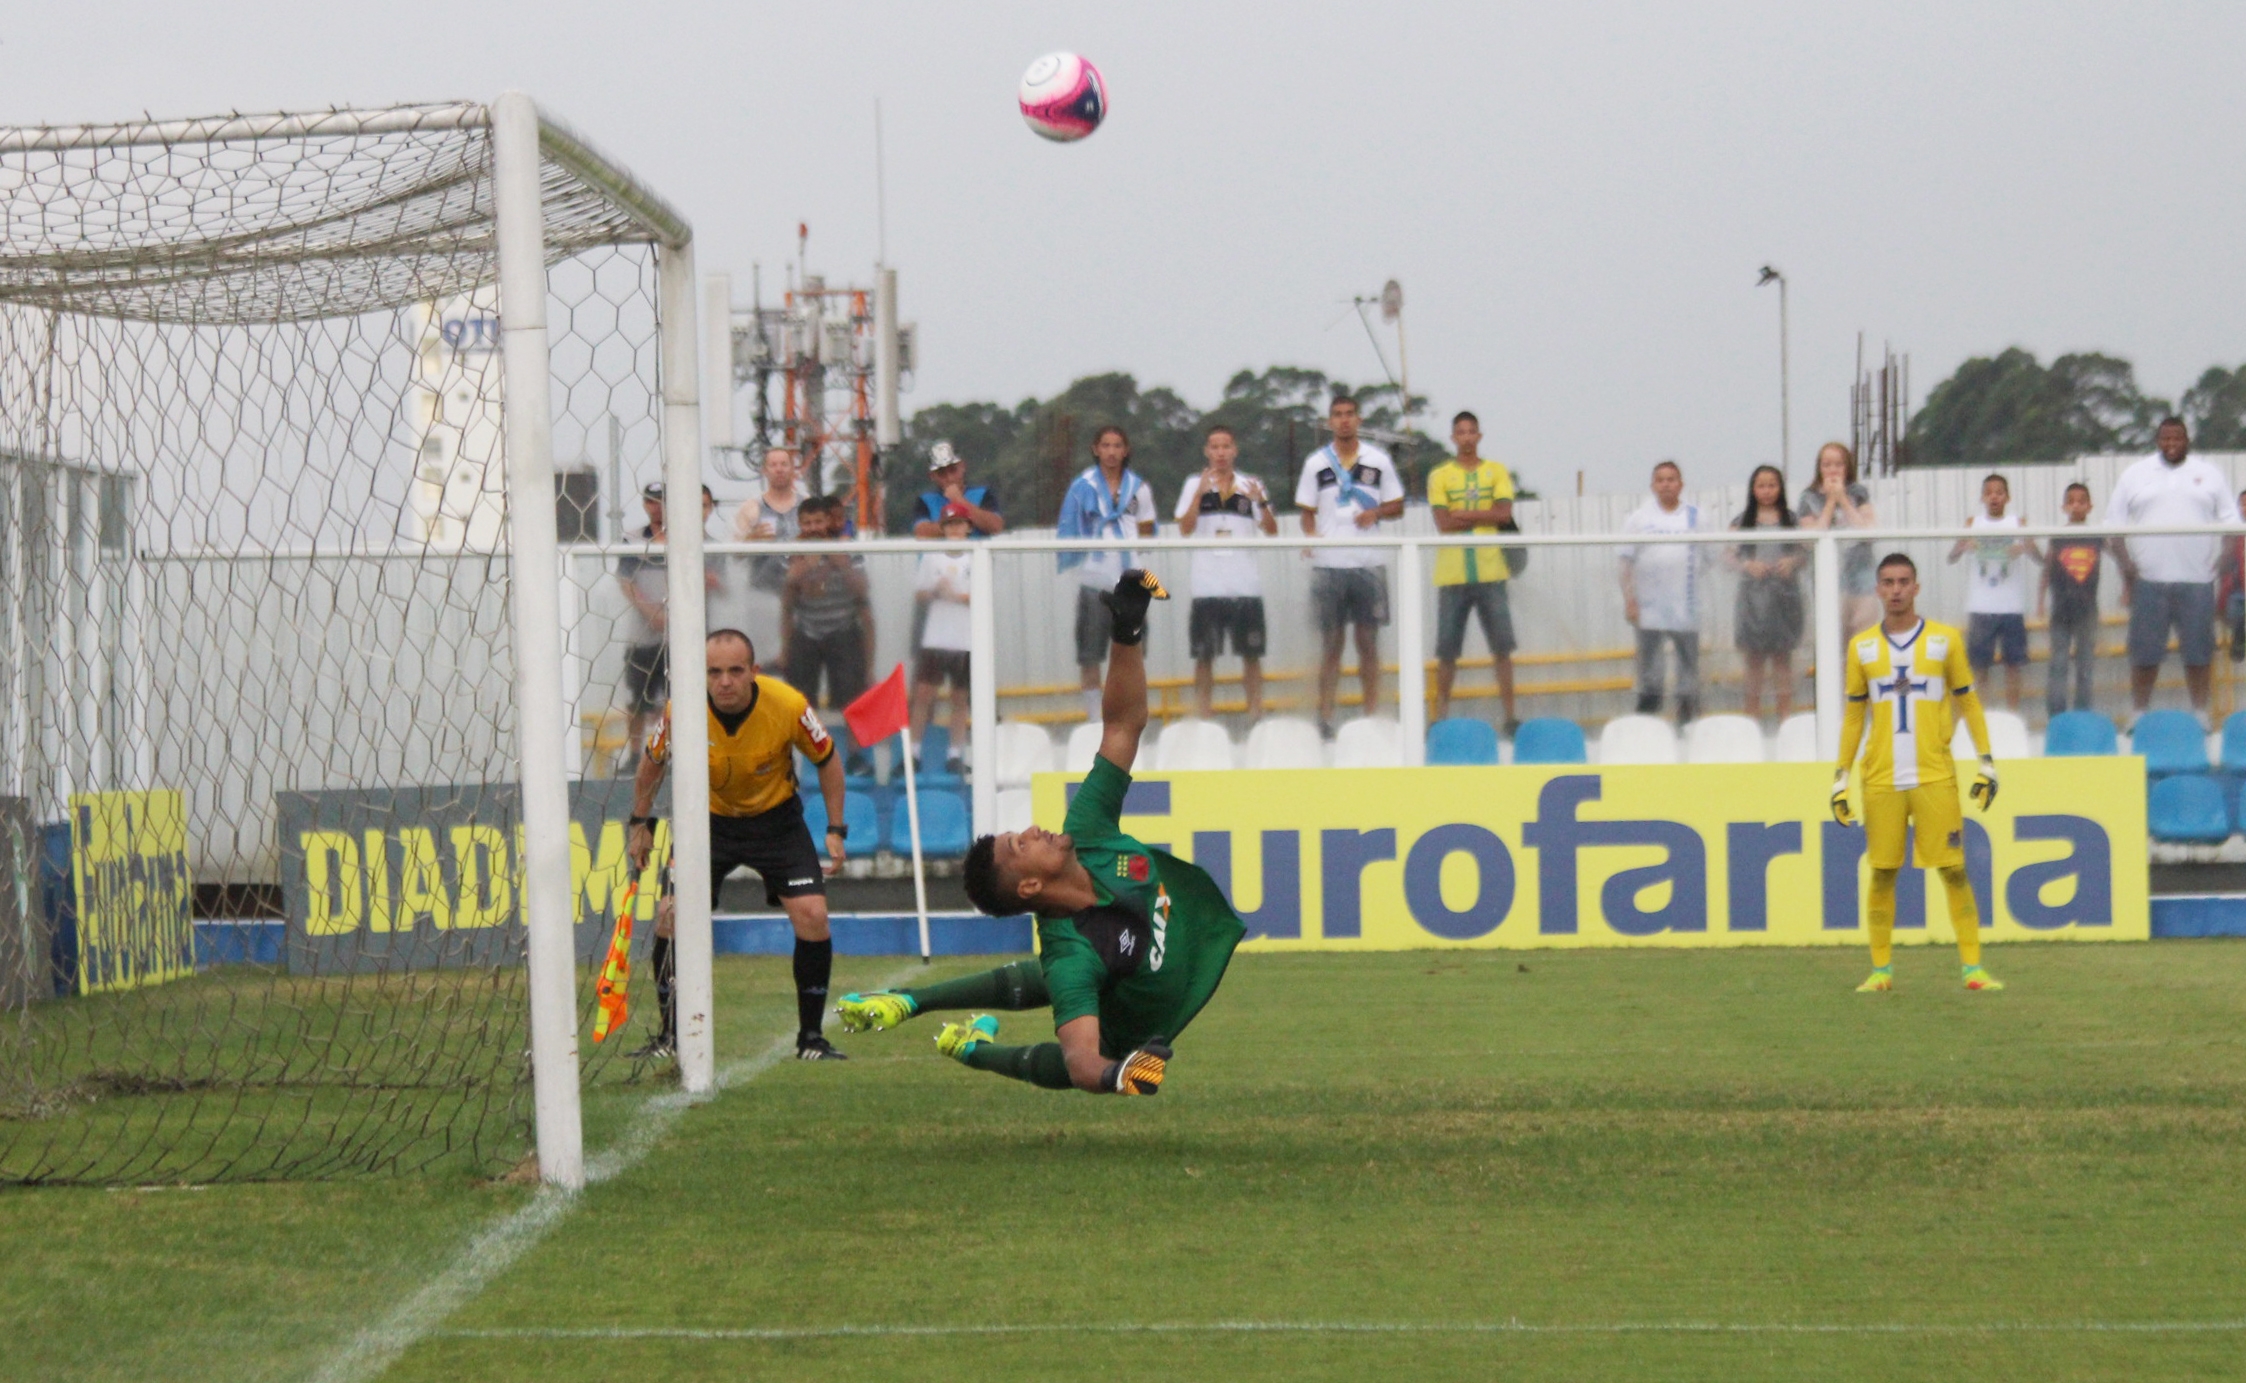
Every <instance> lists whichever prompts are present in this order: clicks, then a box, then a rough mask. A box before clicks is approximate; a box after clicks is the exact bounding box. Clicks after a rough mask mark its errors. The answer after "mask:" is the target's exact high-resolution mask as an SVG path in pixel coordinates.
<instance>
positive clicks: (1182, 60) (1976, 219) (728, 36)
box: [0, 0, 2246, 488]
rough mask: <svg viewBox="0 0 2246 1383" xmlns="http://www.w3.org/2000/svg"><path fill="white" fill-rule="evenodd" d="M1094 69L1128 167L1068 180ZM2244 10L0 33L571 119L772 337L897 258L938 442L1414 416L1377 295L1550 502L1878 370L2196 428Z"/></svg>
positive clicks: (317, 86) (190, 27)
mask: <svg viewBox="0 0 2246 1383" xmlns="http://www.w3.org/2000/svg"><path fill="white" fill-rule="evenodd" d="M1057 48H1071V49H1075V50H1077V51H1079V52H1082V53H1085V54H1086V55H1088V56H1089V57H1091V58H1092V59H1093V60H1094V61H1095V62H1097V63H1098V64H1099V65H1100V67H1101V69H1102V70H1103V71H1104V72H1105V74H1106V76H1107V79H1108V84H1109V90H1110V94H1111V97H1112V102H1113V114H1112V115H1111V117H1110V118H1109V121H1108V124H1107V126H1106V128H1104V129H1102V130H1101V131H1100V132H1099V133H1098V134H1097V135H1095V136H1093V137H1092V138H1091V139H1089V140H1087V141H1085V142H1083V143H1081V144H1077V145H1072V146H1055V145H1049V144H1046V143H1045V142H1043V141H1041V140H1038V139H1036V138H1034V137H1033V136H1032V135H1031V134H1030V133H1029V132H1028V131H1027V130H1026V129H1025V128H1024V127H1023V126H1022V123H1021V121H1020V119H1019V117H1018V116H1017V115H1016V113H1015V110H1014V104H1013V103H1014V96H1013V92H1014V86H1015V83H1016V81H1017V80H1018V78H1019V76H1020V73H1021V70H1022V68H1023V67H1024V66H1025V65H1026V64H1027V63H1028V62H1029V60H1030V59H1031V58H1033V57H1035V56H1037V55H1038V54H1039V53H1042V52H1046V51H1049V50H1052V49H1057ZM2242 52H2246V6H2240V5H2238V4H2235V3H2232V4H2227V5H2220V4H2181V3H2176V4H2137V5H2128V6H2119V5H2090V4H2065V3H2060V4H2054V3H2048V2H2047V0H2046V2H2044V3H2026V2H2025V0H2021V2H2020V3H1983V4H1958V3H1955V0H1951V2H1950V3H1941V4H1935V3H1919V2H1918V0H1894V2H1893V3H1886V4H1876V5H1867V4H1862V3H1851V4H1846V5H1821V4H1809V3H1801V2H1800V0H1796V2H1795V3H1744V2H1740V3H1726V4H1703V5H1691V6H1687V5H1676V4H1668V5H1652V4H1597V3H1584V4H1575V5H1567V6H1552V5H1524V4H1489V3H1442V4H1435V3H1429V4H1412V3H1391V4H1384V5H1363V4H1357V5H1339V4H1323V3H1294V4H1288V5H1244V4H1226V3H1208V2H1207V0H1204V2H1203V3H1197V4H1181V3H1146V2H1144V0H1142V2H1141V3H1132V4H1105V5H1087V4H1076V3H1052V0H1045V2H1043V3H1015V4H997V3H976V4H972V5H959V4H947V5H904V4H897V5H868V4H856V3H846V2H844V0H821V3H817V4H809V5H803V4H797V5H786V6H782V5H774V4H757V3H751V4H741V3H723V4H716V3H688V2H686V0H679V2H677V3H670V4H664V5H646V6H623V5H595V4H589V3H582V0H546V2H545V3H540V4H527V3H477V2H476V0H449V2H448V3H380V2H379V0H356V2H355V3H349V4H324V5H306V4H303V3H301V0H298V2H296V3H285V4H284V3H274V2H273V0H236V3H233V4H229V5H225V6H218V7H213V6H206V5H181V4H156V3H132V2H130V0H82V2H81V3H76V4H71V5H48V6H40V7H30V6H19V7H14V8H13V10H12V11H11V12H10V13H9V14H8V15H7V17H6V18H5V19H4V20H0V120H4V121H7V122H11V123H13V122H75V121H81V120H104V119H114V118H119V117H125V116H130V115H133V114H137V113H139V112H141V111H144V110H145V111H149V112H152V113H154V114H156V115H159V116H180V115H200V114H206V113H210V112H213V111H218V110H225V109H234V108H238V109H244V110H259V109H279V108H294V107H305V106H324V105H329V104H337V103H387V102H392V101H407V100H429V99H445V98H454V97H461V96H466V97H477V98H488V97H489V96H491V95H494V94H496V93H497V92H499V91H500V90H502V89H504V88H507V87H510V86H514V87H520V88H522V89H524V90H527V91H529V92H531V93H532V94H533V95H535V96H537V97H538V98H539V99H540V101H541V102H543V103H544V104H545V105H546V106H547V107H549V108H550V109H551V110H553V111H555V112H557V113H558V114H560V115H562V116H563V117H564V118H566V119H568V120H569V121H570V122H571V123H572V124H574V125H575V126H577V127H578V128H579V129H580V130H581V131H582V132H583V133H584V134H586V135H587V136H588V137H590V138H591V139H592V140H593V141H594V142H595V143H596V144H598V145H600V146H601V147H602V148H604V149H605V150H607V151H608V152H609V153H610V154H611V155H613V156H614V157H617V158H619V159H620V160H622V161H623V162H625V163H627V164H629V165H630V166H631V167H632V168H633V169H634V170H635V171H637V172H638V173H639V174H640V175H641V176H642V177H643V178H644V179H646V180H647V181H648V182H649V183H651V184H652V185H653V186H655V187H657V188H658V189H660V190H661V191H662V192H663V193H664V194H665V195H667V196H668V197H669V198H670V199H671V200H672V201H673V202H674V203H675V204H676V205H677V206H679V207H680V208H681V209H682V210H683V211H684V212H685V213H686V214H687V215H688V216H689V217H691V218H692V220H693V221H694V224H695V227H696V230H697V236H698V242H699V254H700V258H701V263H702V265H703V266H704V267H705V268H720V267H722V268H728V269H731V270H733V271H734V272H735V273H736V274H737V276H738V288H739V291H740V293H741V294H743V295H744V296H745V295H746V293H747V289H748V274H749V266H750V263H751V262H752V261H757V260H761V261H762V262H763V263H764V265H765V266H766V282H767V284H768V285H769V284H771V283H773V282H775V281H776V278H777V275H778V273H779V266H781V265H782V264H783V263H784V262H785V261H786V260H787V259H788V258H789V257H790V256H791V255H792V253H793V250H794V229H795V224H796V222H797V221H798V220H799V219H802V220H807V221H808V222H809V223H810V226H811V232H812V234H811V260H812V264H813V268H814V269H815V270H823V271H824V272H825V273H827V274H828V275H829V277H830V279H844V278H861V279H862V278H864V277H865V276H866V275H867V273H868V271H869V269H870V266H871V262H872V260H873V258H874V254H875V225H874V219H875V218H874V179H873V167H872V164H873V157H872V156H873V102H874V98H875V97H877V96H878V97H880V98H881V99H882V102H883V108H884V110H885V112H886V116H887V122H888V134H889V139H888V163H889V253H890V258H891V259H892V261H893V262H895V263H896V264H897V265H898V267H899V271H900V274H901V277H902V284H903V288H902V297H903V305H904V311H905V315H906V317H907V318H909V319H916V320H918V321H919V323H920V325H921V333H922V336H921V340H922V368H921V370H920V374H919V378H918V381H917V387H916V389H915V392H914V393H913V394H911V395H910V396H908V399H907V406H908V408H913V407H920V406H925V405H927V404H929V403H934V402H939V401H955V400H964V399H984V398H996V399H1000V400H1003V401H1007V402H1013V401H1016V400H1018V399H1020V398H1021V397H1023V396H1025V395H1030V394H1036V395H1044V394H1046V393H1049V392H1051V391H1053V390H1055V389H1057V388H1058V387H1060V386H1062V385H1064V384H1065V383H1066V382H1067V381H1068V380H1069V379H1071V378H1074V377H1075V376H1078V375H1081V374H1086V373H1091V372H1095V371H1100V370H1109V369H1122V370H1129V371H1131V372H1133V373H1135V374H1136V375H1137V376H1138V377H1139V379H1140V381H1141V382H1142V384H1156V383H1159V384H1168V385H1171V386H1173V387H1175V388H1177V389H1178V390H1179V391H1180V392H1181V393H1183V394H1184V395H1185V396H1186V397H1187V398H1188V399H1190V400H1192V401H1193V402H1195V403H1197V404H1201V405H1203V406H1206V405H1208V404H1211V403H1213V402H1214V401H1215V399H1216V397H1217V395H1218V392H1219V390H1220V389H1221V388H1222V386H1223V382H1224V380H1225V379H1226V378H1227V377H1228V376H1229V375H1230V374H1231V373H1232V372H1233V371H1235V370H1237V369H1239V368H1241V367H1243V366H1246V367H1256V368H1260V367H1262V366H1264V365H1267V364H1272V363H1287V364H1300V365H1309V366H1316V367H1319V368H1323V369H1325V370H1328V371H1330V372H1332V373H1335V374H1338V375H1342V376H1346V377H1348V378H1350V379H1352V380H1364V379H1369V378H1376V377H1377V374H1378V366H1377V365H1376V364H1375V362H1374V360H1373V357H1372V354H1371V351H1370V348H1369V347H1368V345H1367V344H1366V341H1365V336H1364V332H1363V330H1362V329H1361V328H1360V327H1359V326H1358V324H1357V322H1356V320H1355V319H1354V317H1353V316H1351V315H1350V314H1349V313H1348V311H1347V308H1346V302H1347V300H1348V298H1349V297H1350V296H1351V295H1352V294H1353V293H1370V292H1374V291H1376V290H1377V289H1378V288H1379V286H1380V284H1381V282H1382V280H1384V279H1386V278H1388V277H1390V276H1394V277H1396V278H1399V279H1401V280H1402V282H1403V284H1404V287H1405V290H1406V293H1407V296H1408V304H1409V305H1408V308H1407V327H1408V328H1409V330H1410V333H1411V337H1410V344H1411V361H1412V382H1413V384H1414V386H1415V388H1417V389H1418V390H1419V391H1421V392H1424V393H1426V394H1428V395H1430V396H1431V397H1432V399H1433V402H1434V405H1435V407H1436V408H1437V409H1439V410H1442V411H1443V412H1444V413H1446V414H1447V413H1448V412H1449V411H1450V410H1453V409H1457V408H1473V409H1476V410H1477V411H1479V412H1480V413H1481V415H1482V417H1483V421H1484V427H1485V428H1486V429H1487V431H1488V432H1489V433H1490V435H1491V444H1490V448H1489V449H1490V450H1492V451H1493V452H1495V453H1496V454H1498V455H1500V456H1502V457H1503V458H1505V459H1507V460H1509V461H1512V462H1514V463H1515V464H1516V465H1518V466H1520V467H1521V468H1522V469H1523V470H1524V471H1525V472H1526V473H1527V475H1528V477H1529V478H1530V480H1531V481H1533V482H1534V483H1537V484H1540V485H1543V486H1547V487H1552V488H1559V487H1561V486H1563V485H1566V484H1571V483H1572V477H1573V473H1574V471H1575V470H1576V468H1578V467H1582V468H1585V469H1587V470H1588V471H1589V473H1590V477H1591V484H1592V486H1593V487H1594V488H1600V487H1614V486H1625V485H1627V486H1634V485H1636V484H1638V483H1640V477H1641V476H1642V473H1643V470H1644V468H1645V466H1646V465H1647V464H1648V463H1650V462H1651V461H1652V460H1653V459H1655V458H1657V457H1660V456H1676V457H1678V458H1680V459H1681V460H1682V461H1683V462H1684V464H1685V466H1686V467H1687V469H1688V472H1690V473H1692V475H1693V476H1694V478H1695V479H1706V480H1707V481H1710V482H1715V481H1719V480H1722V479H1726V478H1734V479H1744V477H1745V473H1746V471H1747V469H1748V467H1749V466H1751V465H1752V464H1753V463H1755V462H1758V461H1763V460H1775V459H1776V454H1777V450H1778V405H1777V392H1778V391H1777V342H1776V336H1777V328H1776V316H1777V303H1776V302H1775V300H1774V290H1772V289H1763V290H1761V291H1757V290H1756V288H1755V287H1754V282H1755V272H1756V269H1757V268H1758V266H1760V265H1761V264H1763V263H1764V262H1766V261H1768V262H1771V263H1775V264H1777V265H1778V266H1780V267H1781V268H1783V269H1784V270H1785V271H1786V273H1787V275H1788V276H1789V278H1790V280H1791V282H1792V285H1793V364H1794V439H1795V443H1794V450H1795V459H1796V466H1797V474H1798V473H1799V468H1800V467H1801V464H1802V458H1803V457H1804V456H1806V455H1807V454H1808V453H1809V452H1811V451H1812V450H1813V449H1814V447H1815V445H1816V443H1817V442H1818V441H1819V440H1822V439H1823V438H1825V437H1827V436H1831V435H1835V434H1840V435H1845V433H1846V429H1847V422H1848V419H1847V390H1848V383H1849V378H1850V371H1851V368H1852V364H1853V357H1854V352H1855V343H1856V333H1857V331H1858V330H1859V329H1861V330H1863V331H1865V332H1866V333H1867V334H1868V338H1869V342H1870V345H1871V348H1872V350H1873V351H1874V352H1876V351H1877V348H1878V345H1879V343H1880V342H1881V341H1882V340H1887V341H1892V342H1893V343H1894V344H1895V345H1896V346H1897V347H1898V348H1899V349H1903V350H1908V351H1909V352H1910V353H1911V355H1912V358H1913V369H1914V378H1915V383H1916V384H1917V386H1918V389H1919V392H1920V394H1921V395H1923V393H1924V391H1925V389H1926V388H1927V387H1928V386H1930V385H1931V384H1932V383H1933V382H1934V381H1936V380H1937V379H1939V378H1941V377H1942V376H1943V375H1945V374H1947V373H1948V372H1949V371H1950V369H1952V368H1953V367H1954V366H1955V365H1956V364H1957V362H1958V361H1959V360H1961V359H1963V358H1964V357H1966V356H1968V355H1974V354H1984V353H1987V352H1990V351H1993V350H1997V349H2001V348H2002V347H2004V346H2007V345H2012V344H2019V345H2024V346H2027V347H2029V348H2030V349H2032V350H2034V351H2036V352H2037V353H2038V354H2039V355H2042V356H2044V357H2045V358H2048V357H2049V356H2051V355H2053V354H2057V353H2060V352H2063V351H2067V350H2079V349H2102V350H2107V351H2111V352H2114V353H2116V354H2119V355H2122V356H2125V357H2127V358H2128V359H2130V360H2133V361H2134V362H2136V364H2137V367H2138V371H2139V376H2140V379H2141V380H2142V381H2143V382H2144V383H2145V385H2146V387H2148V388H2149V389H2151V390H2153V391H2155V392H2159V393H2163V394H2168V395H2170V396H2173V395H2175V394H2177V393H2180V392H2181V391H2182V390H2183V388H2184V387H2186V386H2187V385H2188V384H2189V383H2190V382H2191V380H2192V379H2193V378H2194V377H2195V376H2196V374H2197V372H2198V371H2199V370H2200V369H2202V368H2204V367H2205V366H2207V365H2208V364H2211V363H2215V362H2224V363H2228V364H2237V363H2239V362H2240V361H2242V360H2246V320H2242V316H2241V311H2240V309H2241V306H2242V304H2246V260H2242V257H2241V255H2240V254H2239V253H2238V249H2237V246H2238V241H2239V232H2240V228H2241V220H2242V217H2241V213H2242V211H2246V177H2242V176H2241V171H2240V170H2241V169H2242V168H2246V157H2242V155H2246V148H2242V145H2246V119H2242V118H2241V117H2242V115H2246V110H2242V107H2246V97H2242V95H2241V92H2242V90H2246V81H2242V80H2241V79H2240V78H2239V77H2238V76H2237V75H2236V74H2237V64H2238V55H2239V54H2240V53H2242Z"/></svg>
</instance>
